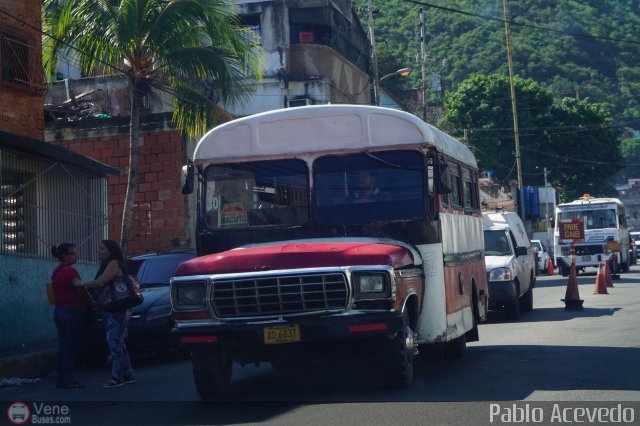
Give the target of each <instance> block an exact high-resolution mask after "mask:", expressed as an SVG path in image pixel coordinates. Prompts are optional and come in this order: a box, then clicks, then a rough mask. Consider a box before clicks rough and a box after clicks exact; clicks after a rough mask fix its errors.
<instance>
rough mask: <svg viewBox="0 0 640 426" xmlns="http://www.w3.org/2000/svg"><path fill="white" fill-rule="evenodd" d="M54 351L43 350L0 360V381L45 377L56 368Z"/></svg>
mask: <svg viewBox="0 0 640 426" xmlns="http://www.w3.org/2000/svg"><path fill="white" fill-rule="evenodd" d="M56 354H57V351H55V350H45V351H41V352H33V353H29V354H24V355H17V356H10V357H6V358H1V359H0V379H2V378H12V377H20V378H36V377H46V376H48V375H49V374H51V372H52V371H54V370H55V368H56Z"/></svg>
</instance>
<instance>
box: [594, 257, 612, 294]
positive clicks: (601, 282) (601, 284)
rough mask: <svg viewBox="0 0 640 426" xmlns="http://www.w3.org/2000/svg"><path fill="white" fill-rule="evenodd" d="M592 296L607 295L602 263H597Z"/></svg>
mask: <svg viewBox="0 0 640 426" xmlns="http://www.w3.org/2000/svg"><path fill="white" fill-rule="evenodd" d="M593 294H609V293H607V279H606V278H605V274H604V271H603V270H602V262H598V275H596V290H595V291H594V292H593Z"/></svg>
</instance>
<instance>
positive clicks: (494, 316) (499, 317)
mask: <svg viewBox="0 0 640 426" xmlns="http://www.w3.org/2000/svg"><path fill="white" fill-rule="evenodd" d="M621 309H622V308H589V307H585V308H584V310H582V311H566V310H565V309H564V308H563V307H557V308H535V307H534V308H533V311H531V312H526V313H522V314H521V315H520V318H519V319H518V320H516V321H510V320H508V319H507V315H506V313H505V312H504V311H489V312H488V314H487V322H486V324H495V323H504V322H517V323H523V322H549V321H567V320H572V319H574V318H598V317H604V316H612V315H613V314H615V313H616V312H618V311H620V310H621Z"/></svg>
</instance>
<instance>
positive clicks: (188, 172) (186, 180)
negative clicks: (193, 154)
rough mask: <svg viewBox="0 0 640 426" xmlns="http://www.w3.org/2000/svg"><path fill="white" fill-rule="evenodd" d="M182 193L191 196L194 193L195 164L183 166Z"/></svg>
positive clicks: (190, 162)
mask: <svg viewBox="0 0 640 426" xmlns="http://www.w3.org/2000/svg"><path fill="white" fill-rule="evenodd" d="M181 180H182V193H183V194H191V193H192V192H193V162H192V161H189V162H188V163H187V164H186V165H185V166H182V176H181Z"/></svg>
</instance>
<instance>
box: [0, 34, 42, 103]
mask: <svg viewBox="0 0 640 426" xmlns="http://www.w3.org/2000/svg"><path fill="white" fill-rule="evenodd" d="M39 61H40V55H39V52H38V47H37V45H36V42H35V40H34V39H33V38H32V37H29V36H27V35H24V34H21V33H20V32H18V31H16V30H7V29H6V28H2V29H0V82H1V83H2V84H4V85H8V86H11V87H14V88H16V89H21V90H26V91H29V92H32V93H44V90H45V85H44V81H43V78H42V70H41V64H39Z"/></svg>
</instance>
